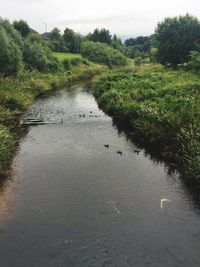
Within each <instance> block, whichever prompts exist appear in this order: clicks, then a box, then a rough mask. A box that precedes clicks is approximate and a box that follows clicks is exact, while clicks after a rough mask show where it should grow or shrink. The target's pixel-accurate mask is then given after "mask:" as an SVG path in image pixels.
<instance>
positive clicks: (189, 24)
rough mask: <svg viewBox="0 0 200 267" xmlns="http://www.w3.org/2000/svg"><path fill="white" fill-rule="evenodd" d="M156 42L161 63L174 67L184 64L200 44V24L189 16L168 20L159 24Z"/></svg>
mask: <svg viewBox="0 0 200 267" xmlns="http://www.w3.org/2000/svg"><path fill="white" fill-rule="evenodd" d="M156 42H157V48H158V60H159V62H161V63H163V64H171V65H173V66H176V65H177V64H179V63H183V62H185V61H187V60H188V58H189V54H190V51H192V50H196V49H197V47H198V45H199V44H200V22H199V21H198V19H197V18H195V17H193V16H190V15H188V14H187V15H185V16H179V17H174V18H166V19H165V20H164V21H163V22H161V23H158V26H157V28H156Z"/></svg>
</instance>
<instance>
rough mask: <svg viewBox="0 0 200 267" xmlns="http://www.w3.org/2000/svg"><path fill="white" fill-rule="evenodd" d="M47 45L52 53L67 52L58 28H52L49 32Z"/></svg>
mask: <svg viewBox="0 0 200 267" xmlns="http://www.w3.org/2000/svg"><path fill="white" fill-rule="evenodd" d="M49 45H50V47H51V48H52V50H53V51H54V52H67V47H66V44H65V41H64V38H63V36H62V35H61V33H60V30H59V29H58V28H54V29H53V30H52V31H51V33H50V41H49Z"/></svg>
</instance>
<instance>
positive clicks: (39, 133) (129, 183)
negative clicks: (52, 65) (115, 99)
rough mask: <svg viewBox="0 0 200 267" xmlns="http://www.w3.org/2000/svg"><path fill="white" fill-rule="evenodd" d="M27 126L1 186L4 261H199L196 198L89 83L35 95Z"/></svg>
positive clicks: (40, 266) (38, 265) (27, 264)
mask: <svg viewBox="0 0 200 267" xmlns="http://www.w3.org/2000/svg"><path fill="white" fill-rule="evenodd" d="M24 123H26V124H30V126H29V128H28V133H27V135H26V136H25V137H24V138H23V139H22V141H21V143H20V147H19V152H18V153H17V155H16V157H15V160H14V163H13V167H12V176H11V178H10V179H9V180H7V181H6V183H4V186H3V187H2V190H1V192H0V266H1V267H46V266H48V267H64V266H78V267H81V266H85V267H89V266H120V267H121V266H122V267H124V266H136V267H140V266H153V267H154V266H159V267H160V266H161V267H162V266H187V267H188V266H200V214H199V208H198V204H199V203H198V201H195V202H194V200H193V198H192V194H191V192H188V191H187V190H186V188H185V186H184V185H183V184H182V183H181V181H180V180H179V178H178V176H177V175H168V174H167V169H165V167H164V165H162V164H157V163H155V162H153V161H152V160H150V158H149V157H148V155H146V154H145V153H144V151H141V152H139V151H136V150H137V149H136V148H135V146H134V144H133V143H131V142H130V141H128V140H127V138H126V135H125V134H124V133H121V134H119V133H118V131H117V129H116V127H115V126H113V122H112V119H111V118H110V117H108V116H106V115H105V114H104V113H103V112H102V111H101V110H99V108H98V106H97V104H96V102H95V99H94V98H93V96H92V95H91V94H89V93H88V92H86V91H85V90H84V89H83V87H82V86H80V85H76V86H74V87H73V88H71V90H63V91H60V92H58V93H57V94H56V95H53V96H50V97H48V98H47V99H42V100H38V101H37V102H36V103H35V104H34V105H33V106H32V108H31V109H30V110H29V111H28V112H27V113H26V114H25V118H24ZM108 144H109V147H108V146H104V145H108ZM117 152H118V153H117ZM120 152H122V153H120Z"/></svg>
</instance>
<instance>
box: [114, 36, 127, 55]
mask: <svg viewBox="0 0 200 267" xmlns="http://www.w3.org/2000/svg"><path fill="white" fill-rule="evenodd" d="M111 46H112V48H114V49H118V50H119V51H120V52H122V53H123V52H124V47H123V44H122V41H121V39H120V38H118V37H117V35H116V34H114V35H113V38H112V42H111Z"/></svg>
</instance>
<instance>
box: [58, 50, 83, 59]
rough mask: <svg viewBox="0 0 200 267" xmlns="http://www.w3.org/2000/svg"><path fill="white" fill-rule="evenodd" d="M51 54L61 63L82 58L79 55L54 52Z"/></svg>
mask: <svg viewBox="0 0 200 267" xmlns="http://www.w3.org/2000/svg"><path fill="white" fill-rule="evenodd" d="M53 54H54V56H55V57H56V58H57V59H58V60H59V61H63V60H64V59H72V58H82V56H81V54H72V53H59V52H54V53H53Z"/></svg>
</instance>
